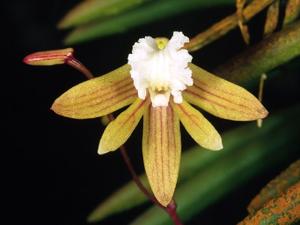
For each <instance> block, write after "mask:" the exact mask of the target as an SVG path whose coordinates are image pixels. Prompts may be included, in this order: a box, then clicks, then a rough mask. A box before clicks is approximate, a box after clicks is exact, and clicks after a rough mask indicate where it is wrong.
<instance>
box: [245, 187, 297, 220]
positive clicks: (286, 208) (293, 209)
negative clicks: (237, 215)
mask: <svg viewBox="0 0 300 225" xmlns="http://www.w3.org/2000/svg"><path fill="white" fill-rule="evenodd" d="M299 220H300V182H298V183H297V184H295V185H293V186H291V187H290V188H289V189H288V190H287V191H286V192H285V193H283V194H282V195H281V196H279V197H278V198H274V199H272V200H271V201H269V202H268V203H267V204H265V205H264V207H263V208H261V209H260V210H258V211H257V212H256V213H255V214H254V215H249V216H247V217H246V218H245V219H244V220H243V221H241V222H240V223H239V225H261V224H276V225H277V224H278V225H288V224H292V223H294V222H296V221H299Z"/></svg>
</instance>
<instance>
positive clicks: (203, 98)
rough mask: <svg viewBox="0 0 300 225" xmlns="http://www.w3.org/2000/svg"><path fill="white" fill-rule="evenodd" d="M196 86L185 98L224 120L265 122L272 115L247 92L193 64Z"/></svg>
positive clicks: (188, 91) (186, 92)
mask: <svg viewBox="0 0 300 225" xmlns="http://www.w3.org/2000/svg"><path fill="white" fill-rule="evenodd" d="M189 68H190V69H191V70H192V73H193V80H194V84H193V86H191V87H188V88H187V89H186V90H185V91H184V98H185V99H186V100H187V101H188V102H190V103H192V104H194V105H197V106H199V107H201V108H203V109H204V110H206V111H207V112H209V113H211V114H213V115H215V116H217V117H220V118H224V119H229V120H237V121H250V120H257V119H261V118H264V117H266V116H267V115H268V111H267V110H266V109H265V108H264V106H263V105H262V104H261V103H260V102H259V101H258V99H257V98H256V97H254V96H253V95H252V94H251V93H249V92H248V91H247V90H245V89H244V88H242V87H240V86H238V85H235V84H233V83H231V82H229V81H226V80H224V79H222V78H220V77H217V76H215V75H213V74H211V73H209V72H207V71H205V70H203V69H201V68H200V67H198V66H196V65H194V64H189Z"/></svg>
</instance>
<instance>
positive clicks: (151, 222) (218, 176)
mask: <svg viewBox="0 0 300 225" xmlns="http://www.w3.org/2000/svg"><path fill="white" fill-rule="evenodd" d="M299 112H300V108H299V107H297V108H296V109H295V110H294V113H293V114H289V118H292V119H291V120H290V121H293V122H288V121H286V122H283V121H282V124H281V125H280V129H279V127H278V128H275V129H273V130H272V132H270V135H269V138H267V137H263V138H257V139H256V141H255V142H254V141H253V142H248V143H244V146H243V147H240V148H239V149H238V151H235V152H234V153H233V152H231V154H230V157H224V158H222V160H219V161H218V162H215V163H213V164H211V165H210V166H209V167H207V168H206V169H203V170H199V172H198V173H197V174H196V175H195V176H193V178H192V179H189V180H188V181H186V182H185V183H183V184H182V185H181V186H179V188H177V190H176V194H175V200H176V202H177V204H178V213H179V215H180V217H181V218H182V219H183V220H184V221H187V220H188V219H189V218H191V217H192V216H193V215H195V214H196V213H198V212H199V211H201V210H203V209H204V208H205V207H207V206H208V205H210V204H212V203H213V202H215V201H217V200H218V199H220V198H221V197H223V196H225V195H226V194H227V193H229V192H230V191H232V190H233V189H234V188H236V187H238V186H239V185H241V184H243V183H245V182H246V181H247V180H249V179H251V178H252V177H254V176H255V175H257V174H258V173H260V172H261V171H263V170H265V169H266V168H268V167H271V166H272V165H275V164H277V163H280V162H281V163H282V162H283V161H285V160H287V159H286V158H287V155H288V154H295V152H296V151H297V150H298V146H299V144H300V140H299V138H298V134H297V130H299V128H298V127H299V124H300V119H299V117H298V114H299ZM282 116H284V117H285V116H287V115H284V114H280V115H278V116H273V117H270V118H269V119H268V120H266V121H265V124H264V125H266V126H267V125H268V126H269V123H270V121H271V122H272V121H276V120H278V119H279V118H281V117H282ZM263 129H264V128H261V129H259V130H257V133H260V132H261V130H263ZM237 136H238V137H239V138H242V136H241V135H237ZM237 136H236V137H237ZM270 137H272V138H270ZM224 146H225V148H224V149H223V151H228V149H227V148H226V145H224ZM241 174H242V175H241ZM138 224H143V225H167V224H172V222H171V220H170V218H169V217H168V215H166V214H165V212H164V211H163V210H161V209H159V208H158V207H156V206H153V207H151V208H150V209H149V210H147V211H146V212H145V213H144V214H142V215H141V216H139V217H138V218H137V219H136V220H135V221H134V222H132V223H131V225H138Z"/></svg>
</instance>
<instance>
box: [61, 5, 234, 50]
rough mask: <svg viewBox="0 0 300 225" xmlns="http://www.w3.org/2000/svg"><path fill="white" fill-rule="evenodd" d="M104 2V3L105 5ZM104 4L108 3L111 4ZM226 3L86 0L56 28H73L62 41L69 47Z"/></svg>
mask: <svg viewBox="0 0 300 225" xmlns="http://www.w3.org/2000/svg"><path fill="white" fill-rule="evenodd" d="M103 2H106V4H104V3H103ZM107 2H111V4H108V3H107ZM142 2H144V4H142ZM125 3H126V4H125ZM138 3H139V4H138ZM225 4H227V5H228V4H233V1H232V0H210V1H203V0H189V1H186V0H148V1H145V0H140V1H137V0H114V1H111V0H110V1H108V0H89V1H83V2H82V3H80V4H79V5H78V6H76V7H75V8H74V9H72V10H71V11H70V12H69V13H68V14H67V15H66V16H65V17H64V18H63V19H62V21H61V22H60V23H59V27H60V28H68V27H75V30H73V31H72V32H71V33H70V34H69V35H68V36H67V37H66V39H65V43H66V44H69V45H70V44H76V43H80V42H85V41H89V40H92V39H95V38H99V37H103V36H107V35H111V34H116V33H121V32H125V31H126V30H128V29H130V28H133V27H137V26H141V25H144V24H147V23H150V22H153V21H156V20H161V19H163V18H167V17H170V16H174V15H176V14H179V13H183V12H186V11H188V10H195V9H197V8H202V9H203V8H209V7H213V6H217V5H225ZM124 6H126V7H124ZM80 9H84V10H80ZM129 9H130V10H129Z"/></svg>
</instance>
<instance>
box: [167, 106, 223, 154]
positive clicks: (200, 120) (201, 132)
mask: <svg viewBox="0 0 300 225" xmlns="http://www.w3.org/2000/svg"><path fill="white" fill-rule="evenodd" d="M172 107H173V109H174V110H175V112H176V114H177V115H178V117H179V119H180V121H181V123H182V124H183V126H184V127H185V129H186V130H187V132H188V133H189V134H190V135H191V137H192V138H193V139H194V140H195V141H196V142H197V143H198V144H199V145H200V146H202V147H204V148H207V149H209V150H220V149H222V148H223V145H222V138H221V136H220V134H219V133H218V131H217V130H216V129H215V128H214V127H213V125H211V123H210V122H209V121H208V120H207V119H205V117H204V116H203V115H202V114H201V113H200V112H199V111H198V110H196V109H195V108H193V107H192V106H191V105H190V104H189V103H187V102H186V101H183V102H182V103H181V104H176V103H172Z"/></svg>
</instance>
